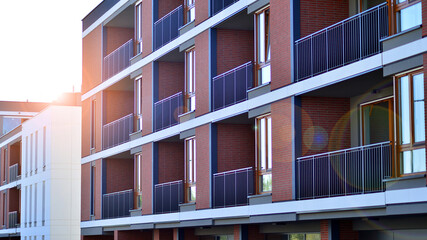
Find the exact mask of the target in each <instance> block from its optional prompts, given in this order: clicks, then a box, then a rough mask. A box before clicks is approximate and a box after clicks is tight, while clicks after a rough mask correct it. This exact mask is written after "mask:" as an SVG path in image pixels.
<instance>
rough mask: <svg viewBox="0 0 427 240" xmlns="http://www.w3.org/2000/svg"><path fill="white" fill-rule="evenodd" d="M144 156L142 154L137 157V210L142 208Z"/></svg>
mask: <svg viewBox="0 0 427 240" xmlns="http://www.w3.org/2000/svg"><path fill="white" fill-rule="evenodd" d="M141 178H142V156H141V154H137V155H136V156H135V198H136V203H135V207H136V209H141V208H142V189H141V181H142V179H141Z"/></svg>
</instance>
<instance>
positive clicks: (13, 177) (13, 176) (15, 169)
mask: <svg viewBox="0 0 427 240" xmlns="http://www.w3.org/2000/svg"><path fill="white" fill-rule="evenodd" d="M18 174H19V165H18V164H17V163H16V164H13V165H12V166H10V167H9V183H11V182H15V181H18V180H19V179H20V175H18Z"/></svg>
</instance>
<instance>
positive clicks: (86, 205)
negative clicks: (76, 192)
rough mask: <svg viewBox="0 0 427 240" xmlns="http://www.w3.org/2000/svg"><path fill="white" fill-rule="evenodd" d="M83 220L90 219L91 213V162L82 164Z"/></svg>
mask: <svg viewBox="0 0 427 240" xmlns="http://www.w3.org/2000/svg"><path fill="white" fill-rule="evenodd" d="M81 188H82V190H81V194H82V195H81V220H82V221H88V220H89V215H90V163H85V164H82V186H81Z"/></svg>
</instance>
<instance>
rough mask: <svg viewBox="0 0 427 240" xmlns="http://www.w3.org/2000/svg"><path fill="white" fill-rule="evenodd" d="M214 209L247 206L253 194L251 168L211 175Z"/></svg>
mask: <svg viewBox="0 0 427 240" xmlns="http://www.w3.org/2000/svg"><path fill="white" fill-rule="evenodd" d="M213 191H214V192H213V204H214V207H216V208H219V207H231V206H238V205H247V204H248V196H250V195H252V194H253V192H254V173H253V170H252V168H251V167H249V168H242V169H237V170H232V171H227V172H222V173H216V174H214V175H213Z"/></svg>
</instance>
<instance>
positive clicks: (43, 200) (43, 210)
mask: <svg viewBox="0 0 427 240" xmlns="http://www.w3.org/2000/svg"><path fill="white" fill-rule="evenodd" d="M45 220H46V182H45V181H43V186H42V226H44V222H45Z"/></svg>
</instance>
